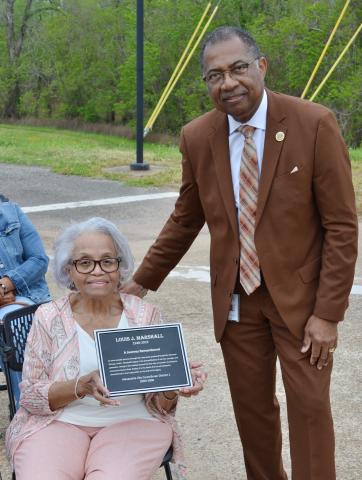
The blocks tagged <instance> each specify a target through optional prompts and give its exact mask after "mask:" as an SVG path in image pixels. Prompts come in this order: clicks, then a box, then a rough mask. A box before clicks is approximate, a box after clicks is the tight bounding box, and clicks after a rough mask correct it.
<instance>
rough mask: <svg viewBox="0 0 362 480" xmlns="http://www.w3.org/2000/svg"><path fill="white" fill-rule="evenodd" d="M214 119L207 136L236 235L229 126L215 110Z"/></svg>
mask: <svg viewBox="0 0 362 480" xmlns="http://www.w3.org/2000/svg"><path fill="white" fill-rule="evenodd" d="M215 116H216V120H215V123H214V125H213V126H212V130H211V133H210V136H209V141H210V148H211V152H212V157H213V161H214V164H215V172H216V179H217V182H218V184H219V189H220V193H221V197H222V200H223V202H224V205H225V210H226V212H227V214H228V217H229V220H230V223H231V225H232V228H233V230H234V232H235V234H236V235H237V236H238V235H239V234H238V226H237V215H236V209H235V198H234V191H233V182H232V177H231V166H230V154H229V133H228V132H229V127H228V121H227V116H226V115H225V114H224V113H221V112H218V111H215Z"/></svg>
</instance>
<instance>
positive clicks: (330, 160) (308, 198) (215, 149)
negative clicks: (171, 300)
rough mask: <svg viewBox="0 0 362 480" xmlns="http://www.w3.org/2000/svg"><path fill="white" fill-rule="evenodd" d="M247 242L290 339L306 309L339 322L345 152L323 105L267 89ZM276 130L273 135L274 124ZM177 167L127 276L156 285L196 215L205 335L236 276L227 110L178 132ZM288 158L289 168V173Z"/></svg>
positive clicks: (348, 281)
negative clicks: (206, 268)
mask: <svg viewBox="0 0 362 480" xmlns="http://www.w3.org/2000/svg"><path fill="white" fill-rule="evenodd" d="M267 94H268V112H267V126H266V135H265V145H264V157H263V164H262V171H261V177H260V184H259V196H258V206H257V217H256V230H255V245H256V249H257V252H258V257H259V261H260V265H261V269H262V272H263V275H264V279H265V282H266V285H267V288H268V290H269V292H270V294H271V296H272V298H273V301H274V303H275V305H276V307H277V309H278V311H279V313H280V315H281V316H282V318H283V320H284V322H285V323H286V324H287V326H288V328H289V329H290V331H291V332H292V333H293V334H294V335H296V336H297V337H299V338H302V336H303V330H304V326H305V324H306V321H307V320H308V318H309V316H310V315H311V314H312V313H314V314H315V315H317V316H319V317H321V318H324V319H326V320H330V321H340V320H342V319H343V316H344V312H345V310H346V308H347V305H348V295H349V292H350V289H351V286H352V283H353V276H354V265H355V261H356V256H357V225H358V222H357V215H356V210H355V199H354V192H353V186H352V179H351V168H350V162H349V159H348V153H347V150H346V147H345V145H344V142H343V139H342V137H341V135H340V132H339V128H338V125H337V122H336V119H335V117H334V115H333V114H332V112H330V111H329V110H328V109H326V108H325V107H323V106H321V105H318V104H314V103H311V102H308V101H304V100H300V99H298V98H295V97H290V96H287V95H282V94H277V93H274V92H271V91H267ZM277 132H284V134H285V138H284V140H283V141H277V140H276V133H277ZM180 149H181V152H182V154H183V161H182V166H183V175H182V185H181V189H180V195H179V198H178V200H177V202H176V205H175V209H174V211H173V213H172V214H171V216H170V218H169V220H168V221H167V222H166V224H165V226H164V228H163V229H162V231H161V233H160V235H159V237H158V238H157V240H156V241H155V243H154V244H153V245H152V246H151V248H150V250H149V251H148V253H147V255H146V256H145V258H144V260H143V262H142V264H141V266H140V267H139V269H138V270H137V272H136V274H135V276H134V279H135V281H136V282H138V283H140V284H141V285H143V286H144V287H147V288H150V289H152V290H156V289H157V288H158V287H159V286H160V284H161V283H162V281H163V280H164V278H165V277H166V276H167V274H168V273H169V272H170V270H171V269H172V268H174V267H175V266H176V265H177V263H178V262H179V261H180V259H181V258H182V256H183V255H184V254H185V253H186V251H187V250H188V249H189V247H190V245H191V244H192V242H193V240H194V239H195V237H196V236H197V234H198V233H199V231H200V229H201V228H202V226H203V225H204V222H205V221H206V223H207V225H208V227H209V231H210V235H211V247H210V269H211V271H210V275H211V295H212V305H213V313H214V321H215V336H216V339H217V340H218V341H219V340H220V339H221V337H222V334H223V331H224V328H225V323H226V321H227V317H228V311H229V307H230V300H231V295H232V293H233V291H234V287H235V282H236V281H237V278H238V268H239V235H238V224H237V213H236V208H235V201H234V195H233V189H232V181H231V169H230V160H229V144H228V122H227V116H226V115H225V114H224V113H221V112H219V111H217V110H212V111H211V112H208V113H206V114H205V115H202V116H201V117H199V118H196V119H195V120H193V121H192V122H190V123H189V124H187V125H186V126H185V127H184V128H183V131H182V134H181V146H180ZM294 167H297V168H298V171H297V172H295V173H292V174H291V173H290V172H291V171H292V170H293V169H294Z"/></svg>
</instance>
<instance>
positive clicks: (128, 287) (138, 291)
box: [119, 280, 148, 298]
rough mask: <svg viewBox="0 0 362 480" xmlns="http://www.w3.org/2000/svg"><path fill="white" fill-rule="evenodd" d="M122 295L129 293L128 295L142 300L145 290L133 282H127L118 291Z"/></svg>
mask: <svg viewBox="0 0 362 480" xmlns="http://www.w3.org/2000/svg"><path fill="white" fill-rule="evenodd" d="M119 291H120V292H122V293H129V294H130V295H136V296H137V297H140V298H143V297H144V296H146V295H147V292H148V290H147V288H144V287H142V285H140V284H139V283H136V282H135V281H134V280H128V282H126V283H124V284H123V285H122V286H121V288H120V289H119Z"/></svg>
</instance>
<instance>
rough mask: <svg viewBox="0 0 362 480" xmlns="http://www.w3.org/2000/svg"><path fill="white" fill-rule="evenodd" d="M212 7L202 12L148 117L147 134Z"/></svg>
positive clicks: (208, 5)
mask: <svg viewBox="0 0 362 480" xmlns="http://www.w3.org/2000/svg"><path fill="white" fill-rule="evenodd" d="M210 8H211V3H210V2H209V3H208V4H207V6H206V8H205V10H204V13H203V14H202V16H201V18H200V21H199V23H198V24H197V27H196V28H195V30H194V32H193V34H192V35H191V38H190V40H189V42H188V44H187V45H186V48H185V50H184V51H183V53H182V55H181V58H180V60H179V61H178V64H177V65H176V67H175V70H174V71H173V73H172V75H171V78H170V80H169V81H168V83H167V85H166V87H165V89H164V91H163V92H162V95H161V97H160V99H159V100H158V102H157V105H156V107H155V108H154V110H153V112H152V114H151V116H150V118H149V119H148V122H147V124H146V126H145V132H146V135H147V133H148V131H149V130H151V129H152V126H153V124H154V122H155V120H156V118H157V116H158V114H159V112H160V111H161V108H162V107H161V104H162V102H163V99H164V98H165V96H166V95H167V92H168V90H169V89H170V86H171V85H172V82H173V80H174V78H175V77H176V75H177V73H178V71H179V69H180V67H181V65H182V62H183V61H184V59H185V57H186V55H187V53H188V51H189V49H190V47H191V45H192V42H193V41H194V39H195V37H196V34H197V32H198V31H199V29H200V27H201V25H202V23H203V21H204V20H205V17H206V15H207V13H208V11H209V10H210Z"/></svg>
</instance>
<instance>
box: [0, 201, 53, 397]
mask: <svg viewBox="0 0 362 480" xmlns="http://www.w3.org/2000/svg"><path fill="white" fill-rule="evenodd" d="M47 268H48V257H47V256H46V254H45V251H44V247H43V244H42V241H41V239H40V237H39V235H38V232H37V231H36V229H35V227H34V225H33V224H32V223H31V222H30V220H29V218H28V217H27V216H26V215H25V213H24V212H23V211H22V210H21V208H20V207H19V206H18V205H17V204H16V203H13V202H10V201H9V200H8V199H7V198H6V197H5V196H4V195H1V194H0V322H1V321H2V319H3V318H4V316H5V315H6V314H7V313H9V312H12V311H14V310H17V309H18V308H21V307H23V306H25V305H32V304H34V303H44V302H48V301H49V300H50V295H49V290H48V287H47V284H46V281H45V273H46V271H47ZM0 366H1V358H0ZM10 376H11V380H12V385H13V391H14V397H15V402H16V404H17V403H18V401H19V395H20V393H19V386H18V385H19V382H20V381H21V373H20V372H14V371H12V370H11V371H10Z"/></svg>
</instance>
